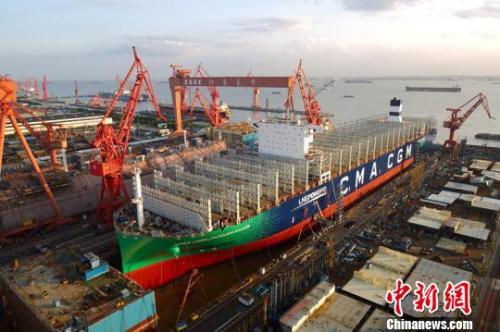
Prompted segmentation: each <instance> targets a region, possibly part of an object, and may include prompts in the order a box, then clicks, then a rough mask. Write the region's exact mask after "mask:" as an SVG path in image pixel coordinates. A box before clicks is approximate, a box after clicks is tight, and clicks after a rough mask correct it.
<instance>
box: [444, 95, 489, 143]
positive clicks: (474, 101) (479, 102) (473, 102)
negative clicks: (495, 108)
mask: <svg viewBox="0 0 500 332" xmlns="http://www.w3.org/2000/svg"><path fill="white" fill-rule="evenodd" d="M479 106H483V108H484V110H485V111H486V114H487V115H488V117H489V118H490V119H493V116H492V115H491V111H490V107H489V105H488V99H487V98H486V95H484V94H483V93H478V94H477V95H475V96H474V97H472V98H471V99H469V100H467V101H466V102H465V103H464V104H463V105H461V106H460V107H458V108H447V109H446V110H447V111H449V112H451V115H450V120H447V121H444V122H443V127H444V128H449V129H450V134H449V136H448V139H447V140H446V141H445V142H444V147H445V148H452V147H453V146H455V144H456V141H455V131H457V130H458V129H459V128H460V127H461V126H462V125H463V124H464V122H465V120H467V119H468V118H469V116H470V115H471V114H472V113H473V112H474V111H475V110H476V109H477V108H478V107H479ZM465 107H468V108H467V109H465V110H464V108H465ZM461 112H463V113H461ZM460 113H461V114H460Z"/></svg>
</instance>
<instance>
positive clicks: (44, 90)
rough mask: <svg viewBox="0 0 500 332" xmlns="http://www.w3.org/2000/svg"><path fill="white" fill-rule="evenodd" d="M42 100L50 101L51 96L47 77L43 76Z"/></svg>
mask: <svg viewBox="0 0 500 332" xmlns="http://www.w3.org/2000/svg"><path fill="white" fill-rule="evenodd" d="M42 100H43V101H47V100H49V94H48V92H47V76H45V75H43V79H42Z"/></svg>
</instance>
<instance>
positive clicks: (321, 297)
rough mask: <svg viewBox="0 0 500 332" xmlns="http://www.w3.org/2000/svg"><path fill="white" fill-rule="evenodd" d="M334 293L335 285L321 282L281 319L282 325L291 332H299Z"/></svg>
mask: <svg viewBox="0 0 500 332" xmlns="http://www.w3.org/2000/svg"><path fill="white" fill-rule="evenodd" d="M334 292H335V285H333V284H331V283H329V282H327V281H321V282H319V283H318V284H317V285H316V286H314V288H313V289H312V290H310V291H309V292H308V293H307V294H306V295H305V296H304V297H302V298H301V299H300V300H299V301H297V302H296V303H295V304H294V305H293V306H292V307H291V308H290V309H289V310H288V311H286V312H285V313H284V314H283V315H282V316H281V317H280V324H281V325H283V326H285V327H286V329H287V330H289V331H297V330H298V329H299V328H301V327H302V326H303V324H304V323H305V322H306V320H307V319H308V318H309V317H310V316H311V315H312V314H313V313H314V312H316V310H318V309H319V308H320V307H321V306H322V305H323V304H324V303H325V300H326V299H328V298H329V297H331V296H332V295H333V294H334Z"/></svg>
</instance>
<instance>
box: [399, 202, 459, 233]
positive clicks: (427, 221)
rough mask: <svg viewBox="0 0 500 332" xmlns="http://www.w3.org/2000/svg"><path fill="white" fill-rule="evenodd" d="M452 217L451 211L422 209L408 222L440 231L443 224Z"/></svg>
mask: <svg viewBox="0 0 500 332" xmlns="http://www.w3.org/2000/svg"><path fill="white" fill-rule="evenodd" d="M450 217H451V212H450V211H447V210H437V209H431V208H427V207H421V208H420V209H418V210H417V212H415V213H414V214H413V215H412V216H411V217H410V218H409V219H408V222H409V223H410V224H414V225H418V226H424V227H427V228H431V229H435V230H438V229H440V228H441V226H442V224H443V222H445V221H446V220H448V219H449V218H450Z"/></svg>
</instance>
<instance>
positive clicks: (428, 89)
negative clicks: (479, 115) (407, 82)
mask: <svg viewBox="0 0 500 332" xmlns="http://www.w3.org/2000/svg"><path fill="white" fill-rule="evenodd" d="M406 91H409V92H460V91H462V88H461V87H459V86H458V85H454V86H441V87H440V86H407V87H406Z"/></svg>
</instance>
